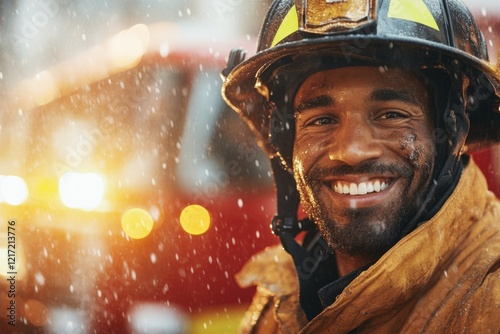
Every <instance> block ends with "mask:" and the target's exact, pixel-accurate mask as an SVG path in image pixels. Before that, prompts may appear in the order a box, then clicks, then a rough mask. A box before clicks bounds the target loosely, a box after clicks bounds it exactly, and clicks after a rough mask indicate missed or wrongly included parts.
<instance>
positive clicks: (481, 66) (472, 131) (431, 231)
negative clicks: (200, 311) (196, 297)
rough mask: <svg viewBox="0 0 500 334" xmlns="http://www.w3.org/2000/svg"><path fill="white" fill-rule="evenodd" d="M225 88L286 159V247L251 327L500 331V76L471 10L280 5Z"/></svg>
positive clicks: (278, 226) (260, 267)
mask: <svg viewBox="0 0 500 334" xmlns="http://www.w3.org/2000/svg"><path fill="white" fill-rule="evenodd" d="M223 76H224V79H225V80H224V85H223V88H222V94H223V96H224V98H225V100H226V101H227V103H228V104H229V105H230V106H231V107H232V108H233V109H234V110H235V111H237V112H238V113H239V114H240V116H241V117H242V118H243V120H245V121H246V122H247V124H248V125H249V126H250V128H251V129H252V130H253V132H254V133H255V135H256V136H257V140H258V142H259V143H260V145H261V146H262V147H263V149H264V150H265V151H266V152H267V153H268V155H269V157H270V159H271V166H272V168H273V172H274V178H275V183H276V192H277V206H278V208H277V215H276V216H275V217H274V219H273V221H272V228H273V231H274V233H275V234H276V235H278V236H279V239H280V241H281V244H282V245H280V247H270V248H268V249H266V250H264V251H263V252H261V253H259V254H256V255H255V256H254V257H253V258H252V259H251V260H250V261H249V262H248V263H247V264H246V265H245V266H244V267H243V269H242V271H241V272H240V273H239V274H238V276H237V279H238V281H239V282H240V284H241V285H242V286H249V285H257V292H256V295H255V297H254V300H253V302H252V305H251V306H250V308H249V310H248V312H247V314H246V317H245V319H244V321H243V326H242V332H249V333H298V332H302V333H323V332H328V333H424V332H425V333H437V332H442V331H444V332H446V333H499V332H500V317H499V315H500V202H499V201H498V199H497V198H496V197H495V196H494V195H493V194H492V193H491V192H489V191H488V189H487V183H486V181H485V177H484V176H483V174H482V173H481V171H480V169H479V168H478V166H477V165H476V164H475V162H474V161H473V159H472V158H471V157H470V156H469V155H468V154H467V151H468V150H469V151H470V150H472V149H476V148H479V147H486V146H488V145H492V144H494V143H497V142H498V141H499V140H500V111H499V101H500V100H499V93H500V77H499V71H498V69H497V68H496V67H495V66H494V65H493V64H492V63H491V62H490V61H489V60H488V54H487V50H486V45H485V42H484V39H483V36H482V34H481V32H480V30H479V29H478V27H477V25H476V23H475V21H474V19H473V17H472V15H471V13H470V12H469V10H468V9H467V7H466V6H465V5H464V4H463V3H462V2H460V0H448V1H444V0H412V1H409V0H378V1H376V0H302V1H293V0H276V1H275V2H274V3H273V4H272V5H271V7H270V9H269V11H268V14H267V16H266V18H265V21H264V23H263V26H262V30H261V33H260V38H259V45H258V50H257V53H256V54H255V55H253V56H251V57H250V58H248V59H245V52H244V50H240V49H235V50H233V51H232V53H231V55H230V57H229V63H228V67H227V68H226V69H225V70H224V71H223Z"/></svg>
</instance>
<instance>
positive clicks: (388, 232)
mask: <svg viewBox="0 0 500 334" xmlns="http://www.w3.org/2000/svg"><path fill="white" fill-rule="evenodd" d="M343 211H344V210H343ZM372 211H373V210H371V209H352V210H351V209H348V210H345V212H339V214H340V215H342V217H344V221H343V222H340V221H334V220H332V219H330V218H328V215H322V214H319V215H315V216H317V217H316V223H317V224H318V227H319V230H320V232H321V234H322V236H323V238H324V239H325V240H326V241H327V242H328V244H329V245H330V246H331V247H332V248H335V249H337V250H339V251H340V252H342V253H346V254H350V255H382V254H383V253H385V252H386V251H387V250H388V249H389V248H391V247H392V246H394V245H395V244H396V243H397V242H398V240H399V238H400V236H401V232H402V229H403V227H404V225H405V224H404V223H405V222H404V221H400V220H399V219H398V221H388V220H387V219H385V220H381V219H374V218H373V213H372Z"/></svg>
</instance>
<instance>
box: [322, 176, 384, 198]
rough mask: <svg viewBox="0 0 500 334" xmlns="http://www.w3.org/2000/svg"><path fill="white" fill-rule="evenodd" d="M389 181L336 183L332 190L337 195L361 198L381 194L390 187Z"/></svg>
mask: <svg viewBox="0 0 500 334" xmlns="http://www.w3.org/2000/svg"><path fill="white" fill-rule="evenodd" d="M389 184H390V182H389V180H386V179H385V180H382V179H375V180H370V181H366V182H360V183H354V182H345V181H334V182H332V183H330V188H331V189H333V191H335V192H336V193H337V194H341V195H351V196H360V195H366V194H371V193H378V192H381V191H383V190H385V189H387V188H388V187H389Z"/></svg>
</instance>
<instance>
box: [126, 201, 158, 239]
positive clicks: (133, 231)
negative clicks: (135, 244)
mask: <svg viewBox="0 0 500 334" xmlns="http://www.w3.org/2000/svg"><path fill="white" fill-rule="evenodd" d="M153 225H154V221H153V217H151V215H150V214H149V212H147V211H146V210H143V209H139V208H133V209H130V210H127V211H126V212H125V213H124V214H123V215H122V229H123V231H124V232H125V234H127V235H128V236H129V237H130V238H132V239H143V238H145V237H147V236H148V235H149V233H151V230H152V229H153Z"/></svg>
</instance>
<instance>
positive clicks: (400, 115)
mask: <svg viewBox="0 0 500 334" xmlns="http://www.w3.org/2000/svg"><path fill="white" fill-rule="evenodd" d="M405 118H408V115H407V114H406V113H404V112H402V111H396V110H390V111H385V112H383V113H381V114H380V116H378V117H377V119H380V120H385V119H391V120H392V119H394V120H397V119H405Z"/></svg>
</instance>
